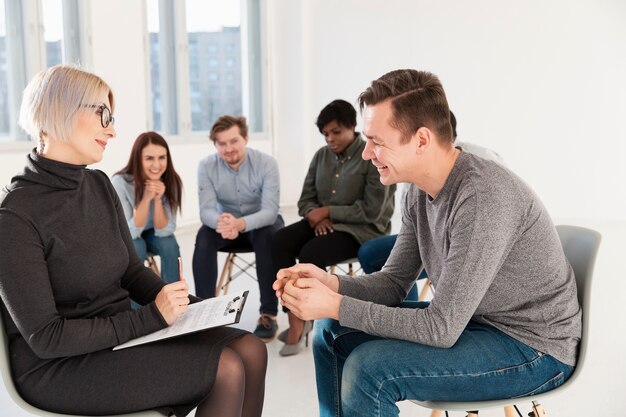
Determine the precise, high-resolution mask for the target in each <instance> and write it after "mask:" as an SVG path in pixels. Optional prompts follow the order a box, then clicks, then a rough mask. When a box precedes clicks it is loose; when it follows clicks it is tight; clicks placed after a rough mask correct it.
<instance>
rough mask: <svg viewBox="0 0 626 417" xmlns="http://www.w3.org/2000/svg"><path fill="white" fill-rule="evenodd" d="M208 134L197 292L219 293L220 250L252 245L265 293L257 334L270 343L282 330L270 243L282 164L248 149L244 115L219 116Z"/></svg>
mask: <svg viewBox="0 0 626 417" xmlns="http://www.w3.org/2000/svg"><path fill="white" fill-rule="evenodd" d="M210 138H211V140H212V141H213V144H214V145H215V148H216V149H217V153H215V154H212V155H209V156H207V157H206V158H204V159H203V160H202V161H200V164H199V165H198V195H199V203H200V219H201V220H202V226H201V227H200V230H199V231H198V235H197V236H196V247H195V250H194V253H193V276H194V282H195V285H196V295H197V296H198V297H201V298H209V297H214V296H215V283H216V281H217V252H218V251H220V250H221V251H228V250H229V249H235V248H245V247H251V248H252V249H253V250H254V254H255V257H256V272H257V278H258V281H259V291H260V293H261V307H260V313H261V314H260V318H259V322H258V325H257V328H256V330H255V331H254V334H255V335H256V336H257V337H259V338H260V339H262V340H264V341H266V342H268V341H270V340H272V339H273V338H274V336H275V335H276V330H277V329H278V325H277V323H276V314H277V313H278V300H277V298H276V294H275V292H274V290H273V289H272V284H273V283H274V279H275V271H274V266H273V265H272V256H271V242H272V237H273V236H274V233H275V232H276V231H277V230H278V229H280V228H282V227H283V226H284V222H283V218H282V217H281V215H280V214H279V213H278V208H279V188H280V182H279V176H278V164H277V163H276V160H275V159H274V158H273V157H271V156H269V155H266V154H264V153H262V152H259V151H257V150H255V149H250V148H247V144H248V126H247V124H246V119H245V117H234V116H222V117H220V118H219V119H218V120H217V121H216V122H215V124H214V125H213V127H212V128H211V133H210Z"/></svg>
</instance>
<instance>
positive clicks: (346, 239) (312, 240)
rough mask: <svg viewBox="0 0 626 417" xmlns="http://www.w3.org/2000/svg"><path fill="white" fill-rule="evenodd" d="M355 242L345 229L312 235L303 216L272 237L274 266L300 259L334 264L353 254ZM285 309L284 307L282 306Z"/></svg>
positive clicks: (290, 264)
mask: <svg viewBox="0 0 626 417" xmlns="http://www.w3.org/2000/svg"><path fill="white" fill-rule="evenodd" d="M360 246H361V245H360V244H359V242H358V241H357V240H356V239H355V238H354V236H352V235H351V234H350V233H347V232H338V231H335V232H333V233H329V234H327V235H322V236H315V231H314V230H313V229H312V228H311V226H309V222H308V221H307V220H305V219H303V220H300V221H299V222H297V223H294V224H291V225H289V226H287V227H285V228H282V229H280V230H279V231H277V232H276V234H275V235H274V239H273V240H272V257H273V259H274V268H275V269H276V272H278V270H279V269H281V268H288V267H290V266H293V265H295V263H296V260H298V261H300V263H311V264H314V265H316V266H317V267H319V268H322V269H325V268H326V267H327V266H330V265H335V264H337V263H339V262H341V261H345V260H346V259H350V258H356V257H357V254H358V252H359V247H360ZM283 310H285V311H287V310H286V309H283Z"/></svg>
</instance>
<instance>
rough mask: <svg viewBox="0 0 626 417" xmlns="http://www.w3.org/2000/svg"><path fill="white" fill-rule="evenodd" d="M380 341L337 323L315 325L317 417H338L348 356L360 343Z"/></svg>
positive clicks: (330, 320)
mask: <svg viewBox="0 0 626 417" xmlns="http://www.w3.org/2000/svg"><path fill="white" fill-rule="evenodd" d="M376 339H379V338H378V337H376V336H371V335H368V334H366V333H363V332H361V331H358V330H354V329H350V328H348V327H343V326H341V325H340V324H339V322H338V321H336V320H332V319H323V320H317V321H315V326H314V328H313V359H314V361H315V382H316V384H317V398H318V401H319V408H320V417H341V416H342V415H343V414H342V411H341V397H340V392H341V379H342V373H343V366H344V362H345V360H346V358H347V357H348V356H349V355H350V352H351V351H352V350H353V349H354V348H355V347H357V346H359V345H360V344H361V343H364V342H366V341H369V340H376Z"/></svg>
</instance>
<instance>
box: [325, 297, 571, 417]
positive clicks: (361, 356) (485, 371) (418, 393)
mask: <svg viewBox="0 0 626 417" xmlns="http://www.w3.org/2000/svg"><path fill="white" fill-rule="evenodd" d="M407 304H409V303H406V304H403V305H402V307H406V306H407ZM411 304H412V306H415V305H416V304H418V303H414V302H413V303H411ZM420 304H421V303H420ZM313 358H314V360H315V378H316V383H317V396H318V400H319V406H320V417H329V416H336V417H339V416H345V417H353V416H376V417H388V416H398V415H399V409H398V407H397V406H396V405H395V403H396V402H398V401H402V400H411V399H415V400H422V401H424V400H438V401H479V400H492V399H500V398H514V397H522V396H527V395H531V394H537V393H540V392H544V391H549V390H551V389H553V388H556V387H557V386H559V385H561V384H562V383H563V382H564V381H565V380H567V378H569V376H570V375H571V373H572V371H573V367H572V366H569V365H565V364H563V363H561V362H560V361H558V360H556V359H554V358H553V357H552V356H550V355H547V354H543V353H540V352H537V351H536V350H534V349H532V348H531V347H529V346H527V345H525V344H524V343H521V342H519V341H517V340H515V339H514V338H512V337H510V336H508V335H506V334H504V333H502V332H501V331H499V330H497V329H496V328H494V327H491V326H487V325H484V324H479V323H476V322H473V321H470V322H469V324H468V325H467V327H466V328H465V330H464V331H463V333H462V334H461V336H460V337H459V339H458V341H457V342H456V344H455V345H454V346H452V347H451V348H449V349H444V348H436V347H431V346H426V345H422V344H419V343H413V342H407V341H403V340H396V339H385V338H381V337H377V336H371V335H368V334H366V333H363V332H361V331H358V330H354V329H350V328H347V327H342V326H341V325H340V324H339V322H338V321H336V320H332V319H324V320H319V321H316V322H315V329H314V334H313Z"/></svg>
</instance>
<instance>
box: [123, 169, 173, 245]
mask: <svg viewBox="0 0 626 417" xmlns="http://www.w3.org/2000/svg"><path fill="white" fill-rule="evenodd" d="M111 183H112V184H113V187H114V188H115V191H117V195H118V196H119V197H120V201H121V203H122V208H123V209H124V216H125V217H126V221H127V223H128V229H129V230H130V235H131V237H132V238H133V239H137V238H138V237H140V236H141V234H142V233H143V231H144V230H149V229H154V235H155V236H156V237H166V236H171V235H172V234H174V230H176V216H173V215H172V210H171V209H170V206H169V204H168V203H167V199H166V198H165V196H163V197H161V201H162V202H163V208H164V209H165V214H166V216H167V219H168V221H167V225H166V226H165V227H163V228H158V227H154V222H153V219H154V201H150V209H149V211H148V218H147V219H146V224H144V225H143V227H137V225H136V224H135V214H134V209H135V182H134V181H133V178H132V177H131V176H130V175H122V174H115V175H113V177H112V178H111Z"/></svg>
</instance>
